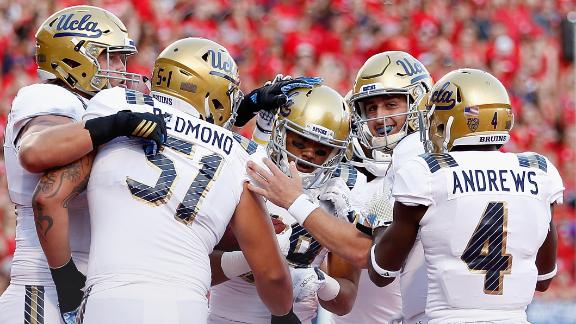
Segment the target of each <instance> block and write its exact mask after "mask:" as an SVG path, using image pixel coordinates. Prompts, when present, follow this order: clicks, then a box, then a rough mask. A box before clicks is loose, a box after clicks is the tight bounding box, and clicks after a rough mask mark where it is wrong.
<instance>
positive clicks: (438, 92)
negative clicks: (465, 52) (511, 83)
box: [426, 69, 514, 153]
mask: <svg viewBox="0 0 576 324" xmlns="http://www.w3.org/2000/svg"><path fill="white" fill-rule="evenodd" d="M426 106H427V108H428V110H429V113H428V116H429V123H430V127H429V129H428V138H429V140H430V142H431V143H432V146H433V150H434V152H437V153H444V152H449V151H451V150H452V149H453V148H454V147H456V146H476V145H496V146H500V145H503V144H504V143H506V142H507V141H508V140H509V138H510V130H511V129H512V127H513V124H514V115H513V113H512V108H511V104H510V98H509V97H508V93H507V91H506V88H504V86H503V85H502V83H501V82H500V81H499V80H498V79H496V78H495V77H494V76H492V75H491V74H489V73H488V72H484V71H481V70H476V69H460V70H455V71H452V72H450V73H448V74H446V75H445V76H444V77H442V78H441V79H440V80H439V81H438V82H437V83H436V84H435V85H434V87H433V88H432V91H431V93H430V96H429V98H428V101H427V104H426Z"/></svg>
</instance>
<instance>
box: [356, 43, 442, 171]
mask: <svg viewBox="0 0 576 324" xmlns="http://www.w3.org/2000/svg"><path fill="white" fill-rule="evenodd" d="M432 83H433V82H432V78H431V76H430V73H429V72H428V70H427V69H426V67H425V66H424V65H423V64H422V63H420V61H418V60H417V59H415V58H414V57H413V56H412V55H410V54H408V53H406V52H402V51H387V52H382V53H379V54H376V55H374V56H372V57H370V58H369V59H368V60H367V61H366V62H365V63H364V65H363V66H362V67H361V68H360V70H359V71H358V74H357V76H356V81H355V83H354V89H353V91H352V96H351V97H350V106H352V108H353V109H354V123H355V127H354V134H353V136H354V142H355V143H354V144H355V145H354V153H355V154H356V155H357V156H358V157H360V158H361V159H362V160H364V161H366V160H368V161H372V162H385V161H388V158H386V157H387V156H389V154H390V153H391V152H392V150H393V149H394V147H395V146H396V144H397V143H398V142H399V141H400V140H401V139H402V138H404V136H406V135H408V134H409V133H411V132H413V131H415V130H417V128H418V116H417V115H418V113H417V112H418V106H419V104H420V102H421V101H422V98H424V96H425V94H426V93H427V92H429V91H430V88H431V87H432ZM383 95H405V96H406V101H407V107H408V109H407V111H406V112H402V113H399V114H394V115H389V116H385V117H378V118H372V119H368V118H367V115H366V112H365V109H364V104H363V102H364V100H366V99H368V98H372V97H376V96H383ZM403 115H405V116H406V122H405V123H404V125H403V126H402V127H401V130H400V131H399V132H398V133H396V134H384V135H383V136H376V135H374V134H372V132H371V131H370V129H369V127H368V122H369V121H373V120H375V119H383V120H384V124H385V125H386V124H390V123H389V122H388V120H389V118H390V117H398V116H403ZM362 147H364V148H365V149H366V150H367V151H369V152H370V153H372V154H371V155H372V156H371V157H370V156H368V155H366V154H365V152H364V149H362Z"/></svg>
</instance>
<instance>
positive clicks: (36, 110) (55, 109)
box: [10, 83, 84, 120]
mask: <svg viewBox="0 0 576 324" xmlns="http://www.w3.org/2000/svg"><path fill="white" fill-rule="evenodd" d="M82 111H84V101H83V99H82V98H81V97H79V96H77V95H76V94H74V93H72V92H71V91H70V90H68V89H66V88H65V87H62V86H58V85H54V84H45V83H37V84H32V85H29V86H25V87H23V88H21V89H20V90H19V91H18V93H17V94H16V97H15V98H14V100H13V101H12V108H11V111H10V114H11V117H12V119H14V120H18V119H22V118H27V117H32V116H39V115H47V114H54V115H63V116H67V117H71V118H75V119H76V118H79V117H80V116H81V112H82Z"/></svg>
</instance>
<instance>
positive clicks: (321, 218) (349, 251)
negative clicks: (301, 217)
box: [247, 159, 372, 268]
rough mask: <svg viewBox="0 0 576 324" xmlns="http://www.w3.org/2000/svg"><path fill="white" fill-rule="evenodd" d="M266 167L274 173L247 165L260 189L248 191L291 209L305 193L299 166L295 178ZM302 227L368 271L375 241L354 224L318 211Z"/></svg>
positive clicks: (250, 185)
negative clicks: (369, 255) (369, 256)
mask: <svg viewBox="0 0 576 324" xmlns="http://www.w3.org/2000/svg"><path fill="white" fill-rule="evenodd" d="M264 163H265V164H266V166H267V167H268V168H269V169H270V171H271V172H272V173H270V172H268V171H266V170H264V169H263V168H261V167H259V166H258V165H257V164H256V163H253V162H248V165H247V169H248V174H249V175H250V176H251V177H252V178H253V179H255V181H257V182H258V186H255V185H252V184H249V185H248V188H249V189H250V190H252V191H253V192H255V193H257V194H259V195H262V196H263V197H265V198H266V199H268V200H270V201H271V202H272V203H274V204H275V205H277V206H280V207H282V208H285V209H289V208H290V206H291V205H292V204H293V203H294V201H295V200H296V198H298V197H299V196H300V194H302V192H303V191H302V180H301V179H300V177H299V176H298V172H297V170H296V166H295V165H294V164H293V163H292V164H291V165H290V172H291V174H293V175H295V176H293V177H288V176H287V175H285V174H284V173H283V172H282V171H280V169H279V168H278V167H277V166H276V165H275V164H274V163H273V162H272V161H270V160H269V159H265V160H264ZM302 225H303V226H304V228H306V230H308V232H309V233H310V234H311V235H312V236H314V238H315V239H316V240H317V241H318V242H319V243H320V244H321V245H322V246H324V247H326V248H327V249H329V250H330V251H332V252H333V253H335V254H337V255H339V256H340V257H342V258H343V259H345V260H346V261H348V262H350V263H351V264H353V265H354V266H356V267H359V268H366V267H367V264H368V251H369V249H370V247H371V246H372V239H371V238H370V237H369V236H368V235H366V234H364V233H362V232H360V231H359V230H357V229H356V227H355V226H354V225H353V224H351V223H349V222H347V221H345V220H343V219H339V218H336V217H334V216H332V215H330V214H329V213H327V212H326V211H324V210H323V209H322V208H316V209H314V210H313V211H312V212H311V213H310V214H309V216H308V217H307V218H306V220H305V221H304V223H303V224H302Z"/></svg>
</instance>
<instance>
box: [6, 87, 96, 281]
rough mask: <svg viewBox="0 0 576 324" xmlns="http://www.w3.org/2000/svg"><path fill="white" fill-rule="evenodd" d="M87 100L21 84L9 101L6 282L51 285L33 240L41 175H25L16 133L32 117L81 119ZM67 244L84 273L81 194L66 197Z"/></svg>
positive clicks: (86, 236)
mask: <svg viewBox="0 0 576 324" xmlns="http://www.w3.org/2000/svg"><path fill="white" fill-rule="evenodd" d="M85 105H86V99H84V98H82V97H79V96H77V95H75V94H74V93H72V92H70V91H69V90H67V89H66V88H64V87H61V86H57V85H52V84H34V85H30V86H27V87H23V88H22V89H20V90H19V91H18V94H17V95H16V97H15V98H14V101H13V102H12V109H11V110H10V114H9V115H8V123H7V125H6V134H5V140H4V156H5V160H6V177H7V179H8V191H9V193H10V199H11V200H12V202H13V203H14V204H15V205H16V251H15V252H14V259H13V261H12V270H11V283H14V284H26V285H40V286H53V285H54V283H53V282H52V277H51V276H50V270H49V269H48V263H47V262H46V257H45V256H44V252H43V251H42V247H41V246H40V242H39V241H38V235H37V234H36V226H35V224H34V213H33V211H32V195H33V193H34V190H35V189H36V185H37V184H38V181H39V180H40V177H41V176H42V173H30V172H28V171H26V170H25V169H24V168H23V167H22V165H21V164H20V160H19V159H18V150H19V148H20V147H19V145H18V143H17V140H18V136H19V134H20V132H21V131H22V129H23V128H24V127H25V126H26V125H27V123H28V122H29V121H30V120H31V119H32V118H34V117H37V116H42V115H58V116H64V117H68V118H70V119H72V120H74V121H80V120H81V119H82V115H83V114H84V106H85ZM68 210H69V214H70V225H69V226H70V248H71V250H72V256H73V258H74V262H75V263H76V266H77V267H78V269H79V270H80V271H82V272H84V273H85V272H86V266H87V263H88V250H89V246H90V225H89V216H88V206H87V203H86V195H85V193H83V194H80V195H78V196H77V197H76V198H74V199H73V200H72V201H71V204H70V207H69V208H68Z"/></svg>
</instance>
